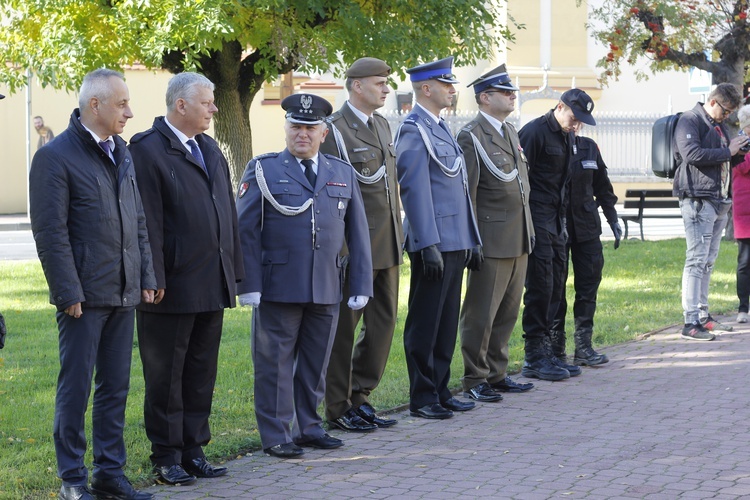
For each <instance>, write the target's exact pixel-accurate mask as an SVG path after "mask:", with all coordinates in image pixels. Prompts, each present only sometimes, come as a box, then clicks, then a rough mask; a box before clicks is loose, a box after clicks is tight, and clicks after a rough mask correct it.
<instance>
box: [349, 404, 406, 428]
mask: <svg viewBox="0 0 750 500" xmlns="http://www.w3.org/2000/svg"><path fill="white" fill-rule="evenodd" d="M354 411H356V412H357V415H359V416H360V417H362V419H363V420H364V421H365V422H369V423H371V424H375V425H377V426H378V427H381V428H384V427H392V426H394V425H396V424H397V423H398V420H395V419H392V418H383V417H381V416H378V415H377V414H376V413H375V408H373V407H372V405H371V404H370V403H362V405H360V407H359V408H357V409H356V410H354Z"/></svg>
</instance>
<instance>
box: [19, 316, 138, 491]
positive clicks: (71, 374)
mask: <svg viewBox="0 0 750 500" xmlns="http://www.w3.org/2000/svg"><path fill="white" fill-rule="evenodd" d="M57 326H58V329H59V331H60V336H59V341H60V374H59V375H58V378H57V398H56V399H55V423H54V442H55V453H56V455H57V474H58V476H59V477H60V478H61V479H62V480H63V485H65V486H82V485H85V484H87V481H88V471H87V470H86V466H85V464H84V455H85V453H86V430H85V417H86V407H87V406H88V401H89V395H90V394H91V379H92V378H93V379H94V385H95V389H94V404H93V410H92V424H93V425H92V438H93V439H92V440H93V445H94V470H93V475H94V477H97V478H101V479H108V478H114V477H119V476H122V475H123V474H124V473H123V467H125V458H126V455H125V442H124V440H123V437H122V432H123V428H124V427H125V403H126V401H127V397H128V389H129V388H130V361H131V359H132V354H133V308H132V307H108V308H97V307H94V308H88V307H85V305H84V307H83V315H82V316H81V317H80V318H78V319H76V318H73V317H72V316H69V315H67V314H65V313H64V312H58V313H57ZM94 369H96V376H94ZM7 410H9V409H8V408H6V411H7Z"/></svg>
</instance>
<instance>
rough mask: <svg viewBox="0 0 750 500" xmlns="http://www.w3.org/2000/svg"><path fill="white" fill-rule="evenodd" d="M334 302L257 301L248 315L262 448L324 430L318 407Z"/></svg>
mask: <svg viewBox="0 0 750 500" xmlns="http://www.w3.org/2000/svg"><path fill="white" fill-rule="evenodd" d="M338 314H339V304H312V303H307V304H295V303H284V302H269V301H261V303H260V305H259V306H258V307H257V308H256V309H255V311H254V313H253V333H252V353H253V364H254V367H255V418H256V421H257V422H258V433H259V434H260V441H261V444H262V446H263V448H264V449H265V448H270V447H271V446H276V445H277V444H284V443H290V442H292V441H294V442H298V443H299V442H304V441H310V440H311V439H316V438H319V437H321V436H322V435H323V434H325V431H324V430H323V427H322V426H321V424H322V423H323V421H322V419H321V418H320V416H319V415H318V412H317V409H318V405H319V404H320V403H321V402H322V401H323V394H324V393H325V376H326V367H327V366H328V357H329V355H330V353H331V345H333V336H334V332H335V331H336V320H337V319H338Z"/></svg>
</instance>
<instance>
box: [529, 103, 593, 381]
mask: <svg viewBox="0 0 750 500" xmlns="http://www.w3.org/2000/svg"><path fill="white" fill-rule="evenodd" d="M593 109H594V101H592V100H591V97H589V95H588V94H586V92H584V91H583V90H580V89H570V90H567V91H565V92H564V93H563V95H562V96H561V97H560V102H558V103H557V105H556V106H555V107H554V108H553V109H551V110H549V111H548V112H547V113H546V114H544V115H542V116H540V117H538V118H535V119H534V120H532V121H530V122H529V123H527V124H526V125H524V126H523V128H521V130H520V131H519V133H518V137H519V140H520V141H521V146H522V147H523V151H524V154H525V155H526V158H527V160H528V163H529V183H530V184H531V193H530V195H529V206H530V207H531V218H532V220H533V221H534V233H535V238H536V239H535V244H534V252H533V253H532V254H531V255H530V256H529V265H528V269H527V272H526V291H525V292H524V296H523V303H524V309H523V317H522V323H523V331H524V344H525V346H524V347H525V350H526V352H525V360H524V365H523V368H522V369H521V374H522V375H523V376H524V377H534V378H539V379H542V380H551V381H559V380H565V379H567V378H570V377H575V376H578V375H580V374H581V368H580V367H578V366H576V365H569V364H567V362H564V361H562V360H561V359H559V358H558V357H557V356H555V355H554V354H553V353H552V345H551V339H550V330H551V329H552V318H553V316H554V313H555V312H556V306H555V308H553V307H552V306H551V305H552V304H557V303H559V302H560V297H561V295H560V294H562V293H565V282H564V281H563V273H564V271H565V263H566V261H567V255H566V254H565V242H566V240H567V239H568V235H567V229H566V222H565V214H566V211H567V204H568V199H569V196H570V191H569V189H570V158H571V155H572V154H573V151H574V149H575V135H574V130H575V127H576V126H577V124H578V123H579V122H583V123H587V124H589V125H595V124H596V120H594V117H593V116H591V111H593Z"/></svg>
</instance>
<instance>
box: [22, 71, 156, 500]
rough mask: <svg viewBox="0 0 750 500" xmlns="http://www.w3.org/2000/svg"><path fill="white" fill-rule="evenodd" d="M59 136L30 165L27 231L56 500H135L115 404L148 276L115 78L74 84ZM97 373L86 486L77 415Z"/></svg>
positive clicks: (123, 102) (97, 75)
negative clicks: (38, 304) (74, 102)
mask: <svg viewBox="0 0 750 500" xmlns="http://www.w3.org/2000/svg"><path fill="white" fill-rule="evenodd" d="M78 104H79V107H78V109H76V110H74V111H73V114H72V115H71V117H70V124H69V125H68V128H67V129H66V130H65V131H64V132H63V133H62V134H60V136H58V137H57V138H56V139H55V140H54V141H53V142H52V143H50V144H48V145H47V146H45V147H43V148H42V149H40V150H39V151H38V152H37V153H36V154H35V155H34V159H33V160H32V162H31V171H30V173H29V205H30V215H31V231H32V232H33V234H34V240H35V241H36V248H37V253H38V254H39V260H40V261H41V264H42V269H43V270H44V276H45V277H46V278H47V284H48V285H49V292H50V302H51V303H52V304H54V305H55V307H56V308H57V315H56V316H57V326H58V329H59V331H60V334H59V344H60V374H59V376H58V379H57V397H56V399H55V423H54V443H55V454H56V456H57V474H58V476H59V477H60V478H61V479H62V487H61V488H60V494H59V498H61V499H74V500H89V499H92V498H93V496H92V494H91V493H92V491H93V493H94V494H96V495H97V496H98V497H100V498H121V499H131V500H145V499H149V498H152V496H151V495H150V494H148V493H145V492H140V491H137V490H135V489H134V488H133V486H132V485H131V484H130V481H128V479H127V478H126V477H125V474H124V472H123V468H124V467H125V459H126V452H125V441H124V439H123V428H124V427H125V403H126V401H127V397H128V389H129V387H130V362H131V358H132V353H133V321H134V318H135V306H137V305H138V304H139V303H140V302H146V303H151V302H153V300H154V290H156V279H155V278H154V269H153V266H152V261H151V248H150V246H149V241H148V230H147V229H146V215H145V213H144V212H143V206H142V204H141V197H140V194H139V193H138V185H137V182H136V176H135V170H134V169H133V160H132V157H131V155H130V152H129V151H128V148H127V147H125V141H124V140H122V138H120V136H119V134H121V133H122V131H123V128H124V127H125V124H126V123H127V121H128V120H129V119H130V118H132V117H133V113H132V112H131V111H130V94H129V92H128V87H127V85H125V80H124V77H123V75H122V74H121V73H118V72H116V71H112V70H109V69H98V70H95V71H92V72H91V73H89V74H87V75H86V76H85V77H84V78H83V84H82V85H81V89H80V91H79V93H78ZM95 368H96V379H95V386H96V389H95V392H94V404H93V409H92V417H91V418H92V424H93V425H92V435H93V436H92V437H93V439H92V440H93V448H94V455H93V460H94V469H93V471H92V476H93V478H92V480H91V490H89V488H88V485H87V483H88V470H87V469H86V464H85V463H84V457H85V455H86V429H85V421H86V408H87V406H88V401H89V395H90V393H91V382H92V379H93V378H94V369H95Z"/></svg>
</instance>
